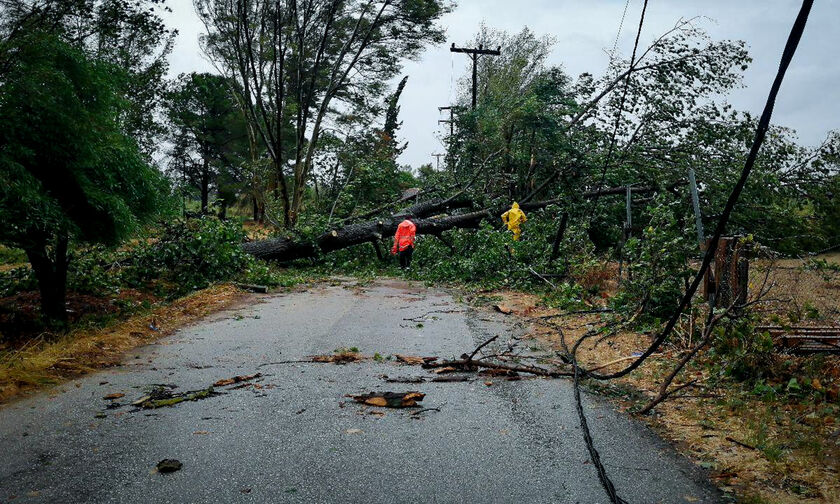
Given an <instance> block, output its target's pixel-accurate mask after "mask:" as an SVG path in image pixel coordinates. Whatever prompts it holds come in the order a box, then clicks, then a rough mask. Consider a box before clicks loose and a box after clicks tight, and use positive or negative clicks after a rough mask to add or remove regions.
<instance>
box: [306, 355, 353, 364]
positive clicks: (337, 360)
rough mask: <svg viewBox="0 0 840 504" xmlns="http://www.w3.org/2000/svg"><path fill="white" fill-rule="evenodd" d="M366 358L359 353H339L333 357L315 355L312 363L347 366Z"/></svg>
mask: <svg viewBox="0 0 840 504" xmlns="http://www.w3.org/2000/svg"><path fill="white" fill-rule="evenodd" d="M364 358H365V356H364V355H362V354H360V353H359V352H338V353H334V354H332V355H313V356H312V362H323V363H334V364H347V363H348V362H359V361H360V360H363V359H364Z"/></svg>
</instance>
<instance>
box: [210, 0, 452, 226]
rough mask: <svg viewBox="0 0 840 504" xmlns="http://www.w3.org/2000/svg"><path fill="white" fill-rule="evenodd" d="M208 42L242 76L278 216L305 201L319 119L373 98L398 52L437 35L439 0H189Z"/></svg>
mask: <svg viewBox="0 0 840 504" xmlns="http://www.w3.org/2000/svg"><path fill="white" fill-rule="evenodd" d="M194 2H195V6H196V10H197V11H198V13H199V15H200V17H201V19H202V20H203V21H204V23H205V25H206V26H207V31H208V33H207V35H206V36H205V37H204V39H203V40H204V47H205V49H206V51H207V53H208V54H209V55H210V56H211V57H212V58H213V60H214V61H215V62H216V63H217V64H218V66H219V67H220V68H221V69H222V70H223V71H224V73H225V74H226V75H229V76H232V77H235V78H236V80H237V81H238V82H239V89H240V92H241V97H240V99H241V103H242V104H243V106H244V108H245V110H246V113H247V115H248V118H249V121H250V122H251V124H252V126H253V128H254V130H255V131H256V132H258V137H259V139H260V140H261V141H262V143H263V145H264V146H265V148H266V151H267V152H268V155H269V156H270V158H271V160H272V164H273V168H274V184H275V193H276V196H277V198H278V199H279V200H280V202H281V204H282V208H283V219H284V224H285V225H286V226H288V227H293V226H294V225H295V223H296V222H297V219H298V216H299V215H300V211H301V208H302V205H303V201H304V196H305V190H306V186H307V183H308V182H309V179H310V176H311V174H312V168H313V161H314V159H315V157H316V154H317V151H318V148H319V146H320V142H319V140H320V137H321V135H322V132H323V130H324V127H325V126H326V124H327V123H328V122H329V120H330V119H331V118H332V117H334V115H335V114H336V113H337V111H338V110H339V109H342V108H343V109H345V110H346V109H348V108H349V109H352V108H354V107H359V106H365V104H366V103H367V102H370V101H371V100H375V99H378V98H379V97H380V96H381V94H382V91H383V89H384V87H385V85H386V83H387V82H388V80H389V79H390V78H391V77H393V76H394V75H395V74H396V73H397V72H398V71H399V68H400V64H399V63H400V61H401V60H402V59H404V58H412V57H416V56H417V55H418V54H419V53H420V51H421V50H422V48H423V46H424V45H425V44H427V43H430V42H441V41H442V40H443V31H442V29H441V28H440V27H439V26H437V25H436V23H437V21H438V20H439V19H440V17H441V16H442V15H443V14H444V13H445V12H447V11H448V9H449V8H450V6H449V4H448V3H447V2H445V1H444V0H194Z"/></svg>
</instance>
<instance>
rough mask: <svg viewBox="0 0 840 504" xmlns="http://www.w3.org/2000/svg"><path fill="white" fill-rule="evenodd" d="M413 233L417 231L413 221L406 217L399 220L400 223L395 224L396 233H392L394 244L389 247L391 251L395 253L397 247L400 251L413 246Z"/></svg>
mask: <svg viewBox="0 0 840 504" xmlns="http://www.w3.org/2000/svg"><path fill="white" fill-rule="evenodd" d="M415 233H417V226H415V225H414V223H413V222H411V221H410V220H408V219H406V220H404V221H402V222H400V225H399V226H397V234H395V235H394V246H393V247H391V253H392V254H396V253H397V248H399V251H400V252H402V251H403V250H405V249H407V248H408V247H413V246H414V234H415Z"/></svg>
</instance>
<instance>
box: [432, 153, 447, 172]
mask: <svg viewBox="0 0 840 504" xmlns="http://www.w3.org/2000/svg"><path fill="white" fill-rule="evenodd" d="M432 156H434V158H435V159H436V160H437V170H438V171H440V158H442V157H444V156H446V154H432Z"/></svg>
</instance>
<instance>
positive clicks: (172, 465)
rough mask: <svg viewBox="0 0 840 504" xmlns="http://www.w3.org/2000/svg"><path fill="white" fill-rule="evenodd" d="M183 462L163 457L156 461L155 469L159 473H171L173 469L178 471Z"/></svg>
mask: <svg viewBox="0 0 840 504" xmlns="http://www.w3.org/2000/svg"><path fill="white" fill-rule="evenodd" d="M183 466H184V464H182V463H181V461H180V460H176V459H163V460H161V461H160V462H158V463H157V470H158V472H159V473H164V474H165V473H171V472H175V471H180V470H181V467H183Z"/></svg>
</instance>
